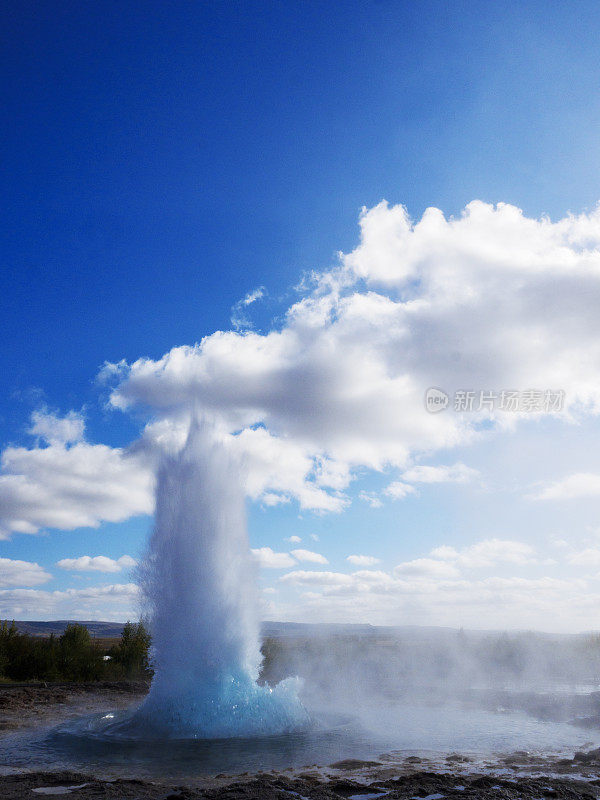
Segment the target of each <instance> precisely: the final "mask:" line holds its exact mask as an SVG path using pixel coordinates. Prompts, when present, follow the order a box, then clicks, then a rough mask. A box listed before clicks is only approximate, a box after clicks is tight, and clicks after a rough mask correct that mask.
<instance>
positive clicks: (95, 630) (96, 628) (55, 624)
mask: <svg viewBox="0 0 600 800" xmlns="http://www.w3.org/2000/svg"><path fill="white" fill-rule="evenodd" d="M70 622H77V623H78V624H79V625H85V627H86V628H87V629H88V631H89V632H90V634H91V635H92V636H97V637H99V638H107V639H108V638H115V637H117V638H118V637H119V636H120V635H121V632H122V630H123V625H124V624H125V623H124V622H97V621H95V620H93V621H87V620H74V619H57V620H52V621H51V622H34V621H30V620H23V621H20V620H15V625H16V626H17V630H18V631H20V632H21V633H28V634H29V635H30V636H50V635H51V634H54V635H55V636H60V635H61V634H62V633H64V630H65V628H66V627H67V625H68V624H69V623H70Z"/></svg>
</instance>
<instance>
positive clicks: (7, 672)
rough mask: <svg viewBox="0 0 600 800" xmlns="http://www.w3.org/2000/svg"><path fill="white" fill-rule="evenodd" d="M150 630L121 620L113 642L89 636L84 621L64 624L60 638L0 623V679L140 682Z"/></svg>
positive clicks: (145, 670) (144, 672)
mask: <svg viewBox="0 0 600 800" xmlns="http://www.w3.org/2000/svg"><path fill="white" fill-rule="evenodd" d="M150 643H151V639H150V634H149V633H148V631H147V630H146V628H145V626H144V624H143V623H142V622H138V623H132V622H127V623H126V624H125V626H124V627H123V632H122V634H121V638H120V640H119V641H118V642H116V643H114V642H113V643H110V641H109V642H107V641H106V640H102V639H95V638H92V637H91V636H90V632H89V631H88V629H87V628H86V627H85V625H80V624H78V623H70V624H69V625H67V627H66V628H65V631H64V633H63V634H62V635H61V636H54V635H51V636H49V637H41V636H31V635H30V634H27V633H20V632H19V630H18V629H17V627H16V625H15V623H14V622H12V623H9V622H8V621H5V622H2V623H1V624H0V679H3V680H12V681H98V680H121V679H132V680H145V679H148V678H150V677H151V676H152V670H151V668H150V662H149V649H150Z"/></svg>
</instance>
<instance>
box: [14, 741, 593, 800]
mask: <svg viewBox="0 0 600 800" xmlns="http://www.w3.org/2000/svg"><path fill="white" fill-rule="evenodd" d="M582 755H584V754H582ZM585 756H586V758H588V757H589V760H587V761H585V762H582V761H581V760H578V759H569V764H567V763H564V764H563V765H562V767H560V765H557V764H549V763H548V764H547V765H546V766H547V767H548V772H549V774H520V773H521V769H522V767H515V766H514V764H513V765H511V764H510V763H509V762H507V764H506V769H507V773H510V774H498V773H497V772H496V773H495V774H494V772H493V773H492V774H486V773H484V772H482V771H481V770H474V769H473V765H469V764H468V762H465V761H464V759H462V758H461V757H460V756H455V757H454V758H456V759H458V761H454V762H452V761H449V763H448V764H447V769H446V770H428V769H427V768H426V767H427V764H424V763H422V761H415V760H414V759H413V761H412V763H408V764H407V763H405V762H406V759H404V763H399V762H398V763H397V764H395V765H393V766H392V765H390V763H387V764H386V763H385V761H383V762H340V763H339V764H338V765H331V766H330V767H328V768H326V769H324V770H317V769H313V770H307V771H304V772H298V773H296V774H292V775H287V774H285V773H278V774H277V773H269V774H261V773H258V774H257V775H253V776H239V777H237V778H235V777H232V776H229V777H228V776H222V777H218V778H216V779H213V780H211V781H209V782H208V784H207V785H204V786H196V787H191V786H181V785H167V784H162V783H157V782H149V781H140V780H135V779H130V780H126V779H117V780H100V779H98V778H94V777H90V776H86V775H82V774H76V773H72V772H33V773H20V774H17V775H9V776H4V777H2V778H0V795H1V796H2V798H4V800H17V798H18V800H22V798H27V797H29V798H34V797H44V796H56V795H61V796H67V795H69V796H71V797H73V798H79V800H91V798H107V800H196V799H198V800H199V799H200V798H205V799H206V800H293V799H294V798H297V799H298V800H375V798H381V800H413V799H414V800H416V799H417V798H420V799H421V800H442V799H443V798H448V800H452V798H456V799H457V800H458V799H462V800H464V799H465V798H471V800H475V799H476V800H512V798H527V800H541V799H542V798H563V800H577V799H581V800H583V799H584V798H585V799H586V800H588V799H589V800H592V798H598V797H600V779H599V778H598V776H599V775H600V760H599V758H598V752H597V751H596V753H592V754H591V755H590V754H585ZM520 758H521V759H522V758H523V756H521V757H520ZM450 759H452V756H451V757H450ZM566 761H567V760H565V762H566ZM582 767H583V772H584V773H586V774H582ZM557 769H558V771H557ZM561 769H562V770H563V772H562V774H561V772H560V770H561Z"/></svg>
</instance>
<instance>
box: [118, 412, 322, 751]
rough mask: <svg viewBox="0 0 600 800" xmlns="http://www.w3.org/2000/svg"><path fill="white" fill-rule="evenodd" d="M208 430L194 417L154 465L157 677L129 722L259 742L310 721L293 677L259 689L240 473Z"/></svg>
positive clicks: (152, 587) (149, 559) (143, 578)
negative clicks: (171, 451) (179, 445)
mask: <svg viewBox="0 0 600 800" xmlns="http://www.w3.org/2000/svg"><path fill="white" fill-rule="evenodd" d="M212 434H213V431H212V429H211V427H210V426H209V425H207V424H206V423H204V422H199V421H197V420H196V419H193V420H192V423H191V426H190V432H189V435H188V438H187V442H186V444H185V446H184V448H183V449H182V450H181V452H179V453H178V454H177V455H174V456H165V457H164V459H163V461H162V464H161V467H160V469H159V474H158V482H157V496H156V521H155V527H154V531H153V533H152V536H151V539H150V543H149V548H148V553H147V556H146V558H145V560H144V562H143V564H142V566H141V568H140V583H141V591H142V595H143V598H144V600H145V602H146V604H147V606H148V611H149V614H150V618H151V627H152V637H153V652H154V655H153V661H154V668H155V675H154V679H153V681H152V686H151V688H150V692H149V694H148V697H147V698H146V700H145V701H144V703H143V704H142V705H141V706H140V708H139V709H138V710H137V712H135V714H134V716H133V719H132V720H131V723H133V725H134V726H135V728H136V729H137V730H138V731H140V728H141V729H143V732H144V733H145V734H147V735H153V736H165V737H169V738H173V737H175V738H189V737H193V738H220V737H231V736H257V735H267V734H274V733H281V732H284V731H288V730H291V729H294V728H297V727H299V726H302V725H304V724H306V722H307V715H306V712H305V710H304V708H303V706H302V705H301V703H300V701H299V700H298V697H297V689H298V682H297V681H296V680H294V679H291V680H287V681H283V682H282V683H280V684H278V685H277V686H276V687H274V688H270V687H268V686H259V685H258V684H257V683H256V678H257V675H258V669H259V665H260V660H261V655H260V648H259V619H258V590H257V583H256V575H255V566H254V564H253V561H252V557H251V553H250V549H249V544H248V535H247V530H246V515H245V505H244V493H243V490H242V483H241V477H240V470H239V468H238V465H237V464H236V463H235V461H234V460H233V459H232V458H231V456H230V455H229V454H228V452H227V451H226V450H225V448H224V447H223V446H222V445H219V444H217V443H215V441H214V436H213V435H212ZM140 732H141V731H140Z"/></svg>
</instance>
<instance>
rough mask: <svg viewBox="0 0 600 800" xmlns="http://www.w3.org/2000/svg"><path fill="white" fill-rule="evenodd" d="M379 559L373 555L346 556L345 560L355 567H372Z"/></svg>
mask: <svg viewBox="0 0 600 800" xmlns="http://www.w3.org/2000/svg"><path fill="white" fill-rule="evenodd" d="M379 560H380V559H378V558H375V557H374V556H348V557H347V558H346V561H348V562H349V563H350V564H353V565H354V566H355V567H372V566H373V565H374V564H378V563H379Z"/></svg>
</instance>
